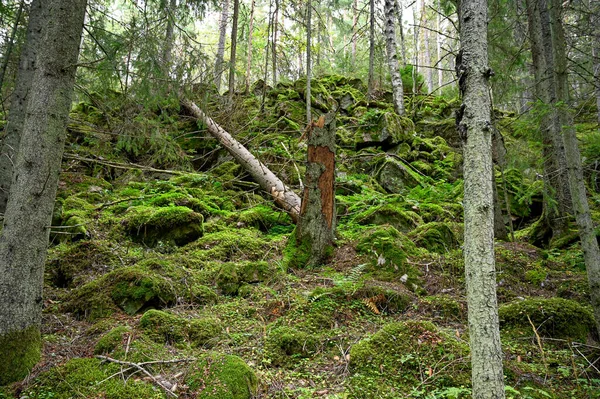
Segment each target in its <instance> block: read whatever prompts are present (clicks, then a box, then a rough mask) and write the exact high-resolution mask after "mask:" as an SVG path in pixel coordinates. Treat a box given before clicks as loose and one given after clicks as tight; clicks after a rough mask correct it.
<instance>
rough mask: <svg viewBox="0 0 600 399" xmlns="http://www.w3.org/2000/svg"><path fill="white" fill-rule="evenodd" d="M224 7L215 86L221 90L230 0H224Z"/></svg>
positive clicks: (220, 23)
mask: <svg viewBox="0 0 600 399" xmlns="http://www.w3.org/2000/svg"><path fill="white" fill-rule="evenodd" d="M222 7H223V9H222V10H221V18H220V20H219V44H218V45H217V58H216V59H215V77H214V81H215V86H217V90H221V76H222V74H223V56H224V55H225V39H226V37H227V18H229V0H223V5H222Z"/></svg>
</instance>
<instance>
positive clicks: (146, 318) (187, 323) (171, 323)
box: [140, 309, 222, 345]
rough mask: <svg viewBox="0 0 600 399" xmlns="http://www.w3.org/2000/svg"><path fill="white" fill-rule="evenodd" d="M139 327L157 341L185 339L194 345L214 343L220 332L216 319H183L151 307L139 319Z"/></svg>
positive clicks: (168, 341) (219, 325)
mask: <svg viewBox="0 0 600 399" xmlns="http://www.w3.org/2000/svg"><path fill="white" fill-rule="evenodd" d="M140 327H141V328H142V330H144V332H145V333H146V335H148V337H150V338H151V339H152V340H154V341H156V342H158V343H169V344H178V343H183V342H184V341H187V342H189V343H191V344H194V345H210V344H214V342H215V340H216V338H217V337H218V336H219V335H220V334H221V331H222V326H221V322H220V321H219V320H218V319H214V318H202V319H191V320H188V319H185V318H183V317H180V316H177V315H175V314H172V313H169V312H163V311H161V310H155V309H151V310H149V311H147V312H146V313H144V315H143V316H142V318H141V319H140Z"/></svg>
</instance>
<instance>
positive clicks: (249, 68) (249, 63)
mask: <svg viewBox="0 0 600 399" xmlns="http://www.w3.org/2000/svg"><path fill="white" fill-rule="evenodd" d="M255 5H256V0H252V6H251V8H250V22H249V23H248V61H247V63H246V90H245V92H246V94H248V93H249V92H250V80H251V78H252V32H253V25H254V6H255Z"/></svg>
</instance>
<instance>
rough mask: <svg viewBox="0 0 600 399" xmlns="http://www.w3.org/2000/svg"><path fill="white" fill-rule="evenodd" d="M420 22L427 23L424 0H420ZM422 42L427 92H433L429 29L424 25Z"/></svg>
mask: <svg viewBox="0 0 600 399" xmlns="http://www.w3.org/2000/svg"><path fill="white" fill-rule="evenodd" d="M421 23H422V24H423V26H425V23H427V7H426V4H425V0H422V1H421ZM423 36H424V37H423V39H424V40H423V44H424V46H425V60H424V62H423V64H424V65H425V67H426V68H427V92H428V93H432V92H433V69H432V68H431V48H430V46H429V44H430V43H429V29H427V27H425V28H424V29H423Z"/></svg>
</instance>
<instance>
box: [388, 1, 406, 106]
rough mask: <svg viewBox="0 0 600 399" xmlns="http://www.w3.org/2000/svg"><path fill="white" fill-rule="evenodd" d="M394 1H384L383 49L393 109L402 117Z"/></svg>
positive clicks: (401, 92)
mask: <svg viewBox="0 0 600 399" xmlns="http://www.w3.org/2000/svg"><path fill="white" fill-rule="evenodd" d="M394 2H395V1H394V0H385V32H384V34H385V47H386V49H387V58H388V65H389V67H390V75H391V77H392V93H393V97H394V108H395V109H396V113H398V115H404V88H403V87H402V76H401V75H400V70H399V68H398V56H397V54H396V31H395V29H394V16H395V14H396V13H395V10H394Z"/></svg>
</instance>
